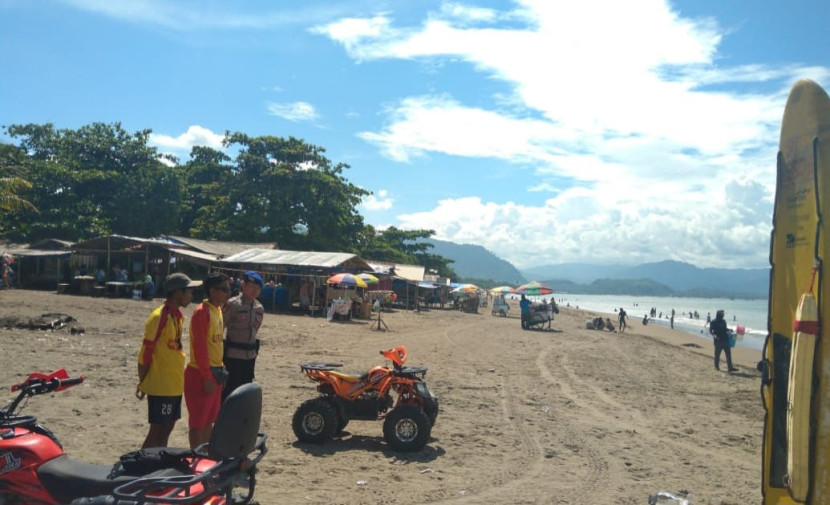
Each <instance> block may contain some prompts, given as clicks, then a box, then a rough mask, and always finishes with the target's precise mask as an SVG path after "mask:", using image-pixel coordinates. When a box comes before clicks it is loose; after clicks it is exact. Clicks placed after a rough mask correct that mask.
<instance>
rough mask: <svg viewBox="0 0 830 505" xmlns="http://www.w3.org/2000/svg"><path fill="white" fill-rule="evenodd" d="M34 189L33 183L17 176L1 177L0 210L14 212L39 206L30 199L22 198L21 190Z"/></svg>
mask: <svg viewBox="0 0 830 505" xmlns="http://www.w3.org/2000/svg"><path fill="white" fill-rule="evenodd" d="M27 189H32V183H30V182H29V181H27V180H26V179H23V178H21V177H16V176H8V177H0V212H2V213H6V212H13V211H16V210H21V209H32V210H34V211H35V212H37V208H36V207H35V206H34V205H32V204H31V202H29V201H28V200H24V199H23V198H20V196H18V195H19V193H20V191H23V190H27Z"/></svg>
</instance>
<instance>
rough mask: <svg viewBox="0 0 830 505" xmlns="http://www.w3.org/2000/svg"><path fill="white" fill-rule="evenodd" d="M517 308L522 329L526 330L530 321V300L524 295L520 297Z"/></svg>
mask: <svg viewBox="0 0 830 505" xmlns="http://www.w3.org/2000/svg"><path fill="white" fill-rule="evenodd" d="M519 308H520V309H521V312H522V329H523V330H526V329H527V325H528V322H529V320H530V300H528V299H527V298H526V297H525V295H522V299H521V301H519Z"/></svg>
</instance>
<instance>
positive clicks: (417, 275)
mask: <svg viewBox="0 0 830 505" xmlns="http://www.w3.org/2000/svg"><path fill="white" fill-rule="evenodd" d="M366 263H368V264H369V266H370V267H371V268H372V271H374V272H377V273H380V274H386V275H394V276H395V277H400V278H401V279H406V280H408V281H422V280H424V271H425V268H424V267H422V266H421V265H405V264H402V263H389V262H387V261H374V260H366Z"/></svg>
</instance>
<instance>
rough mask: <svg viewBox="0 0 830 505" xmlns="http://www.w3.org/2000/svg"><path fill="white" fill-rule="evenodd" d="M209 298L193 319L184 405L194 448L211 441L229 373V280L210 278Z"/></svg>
mask: <svg viewBox="0 0 830 505" xmlns="http://www.w3.org/2000/svg"><path fill="white" fill-rule="evenodd" d="M204 289H205V294H206V295H207V298H206V299H205V300H203V301H202V303H201V304H200V305H199V306H198V307H196V310H194V311H193V316H192V317H191V318H190V362H189V363H188V364H187V368H186V369H185V372H184V401H185V403H186V404H187V412H188V414H189V419H188V427H189V428H190V432H189V433H188V438H189V439H190V448H191V449H195V448H196V447H198V446H200V445H202V444H204V443H206V442H208V441H210V434H211V432H212V431H213V422H214V421H215V420H216V416H217V415H219V406H220V405H221V403H222V386H223V385H224V383H225V381H226V380H227V371H226V370H225V366H224V364H223V362H222V353H223V349H224V346H223V345H222V337H223V336H224V333H225V323H224V321H223V319H222V306H224V305H225V303H227V301H228V298H230V296H231V286H230V284H228V276H227V275H225V274H223V273H215V274H211V275H209V276H208V277H207V278H206V279H205V281H204Z"/></svg>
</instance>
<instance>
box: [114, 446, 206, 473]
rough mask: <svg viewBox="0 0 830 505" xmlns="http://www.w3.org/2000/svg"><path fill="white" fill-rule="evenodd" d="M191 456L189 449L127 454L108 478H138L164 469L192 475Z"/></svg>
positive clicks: (142, 450)
mask: <svg viewBox="0 0 830 505" xmlns="http://www.w3.org/2000/svg"><path fill="white" fill-rule="evenodd" d="M192 456H193V451H192V450H190V449H176V448H173V447H150V448H147V449H140V450H138V451H132V452H128V453H127V454H124V455H123V456H121V458H120V459H119V460H118V463H116V464H115V465H114V466H113V467H112V471H111V472H110V474H109V478H110V479H114V478H116V477H120V476H122V475H129V476H135V477H140V476H142V475H147V474H149V473H153V472H156V471H158V470H166V469H174V470H177V471H179V472H182V473H184V474H191V475H192V474H193V473H195V472H194V471H193V469H192V468H191V467H190V460H189V458H190V457H192Z"/></svg>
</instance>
